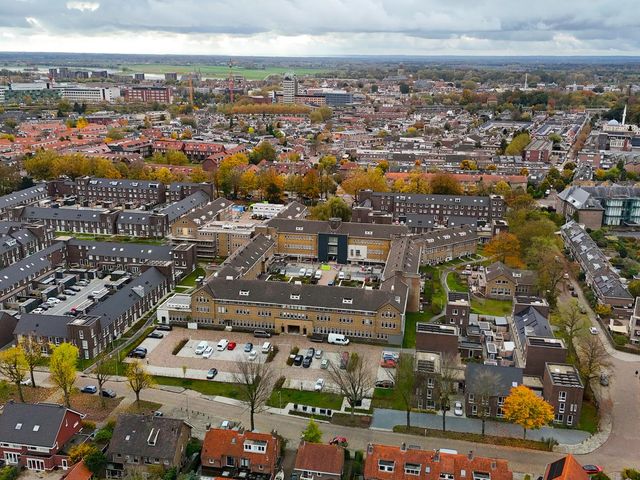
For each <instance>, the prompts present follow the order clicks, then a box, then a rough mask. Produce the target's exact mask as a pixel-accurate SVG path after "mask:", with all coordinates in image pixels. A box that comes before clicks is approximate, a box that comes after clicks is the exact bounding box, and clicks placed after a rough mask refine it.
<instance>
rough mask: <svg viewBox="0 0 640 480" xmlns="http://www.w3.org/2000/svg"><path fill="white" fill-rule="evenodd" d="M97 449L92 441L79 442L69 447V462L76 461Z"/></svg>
mask: <svg viewBox="0 0 640 480" xmlns="http://www.w3.org/2000/svg"><path fill="white" fill-rule="evenodd" d="M97 450H98V449H97V448H96V446H95V445H94V444H92V443H89V442H85V443H79V444H77V445H74V446H73V447H71V448H70V449H69V460H71V463H77V462H79V461H80V460H83V459H84V458H85V457H86V456H87V455H89V454H90V453H93V452H95V451H97Z"/></svg>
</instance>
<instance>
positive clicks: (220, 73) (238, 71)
mask: <svg viewBox="0 0 640 480" xmlns="http://www.w3.org/2000/svg"><path fill="white" fill-rule="evenodd" d="M121 68H122V69H123V71H125V69H126V71H128V72H140V73H156V74H162V73H169V72H176V73H179V74H184V73H191V72H193V71H195V70H198V71H199V72H200V73H201V74H202V75H203V76H206V77H213V78H227V77H228V76H229V67H228V66H226V65H207V64H202V63H197V64H193V65H168V64H162V63H138V64H132V65H127V64H123V65H121ZM290 71H293V72H295V73H296V75H298V76H304V75H315V74H318V73H323V72H326V71H327V70H323V69H315V68H291V67H267V68H264V69H261V68H243V67H233V73H234V74H235V75H242V76H243V77H245V78H246V79H247V80H263V79H264V78H266V77H268V76H269V75H281V74H283V73H287V72H290Z"/></svg>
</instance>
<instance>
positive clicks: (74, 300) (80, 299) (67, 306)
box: [43, 276, 109, 315]
mask: <svg viewBox="0 0 640 480" xmlns="http://www.w3.org/2000/svg"><path fill="white" fill-rule="evenodd" d="M107 283H109V277H108V276H107V277H105V278H102V279H100V278H95V279H93V280H91V281H89V285H87V286H86V287H80V286H79V285H75V286H77V287H78V288H80V289H81V290H80V291H79V292H74V295H70V294H66V293H64V294H63V295H65V296H66V297H67V299H66V300H60V303H56V304H55V305H53V306H52V307H50V308H49V309H48V310H45V311H44V312H43V314H45V315H64V314H65V313H66V312H68V311H70V310H71V309H72V308H74V307H77V306H79V305H80V304H82V303H84V302H86V301H87V300H89V295H91V292H93V291H94V290H101V289H103V288H104V287H105V285H106V284H107ZM71 291H73V290H71Z"/></svg>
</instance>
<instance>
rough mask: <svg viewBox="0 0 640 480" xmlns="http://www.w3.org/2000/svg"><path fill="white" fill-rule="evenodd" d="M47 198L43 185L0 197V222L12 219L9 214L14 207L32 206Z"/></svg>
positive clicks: (45, 187) (45, 188)
mask: <svg viewBox="0 0 640 480" xmlns="http://www.w3.org/2000/svg"><path fill="white" fill-rule="evenodd" d="M48 196H49V194H48V191H47V186H46V185H45V184H39V185H35V186H33V187H29V188H25V189H24V190H18V191H16V192H12V193H9V194H7V195H3V196H1V197H0V220H8V219H10V218H11V217H12V215H11V212H12V210H13V209H14V208H15V207H19V206H22V205H32V204H34V203H37V202H38V201H40V200H45V199H46V198H47V197H48Z"/></svg>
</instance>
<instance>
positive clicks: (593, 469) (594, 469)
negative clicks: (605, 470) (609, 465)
mask: <svg viewBox="0 0 640 480" xmlns="http://www.w3.org/2000/svg"><path fill="white" fill-rule="evenodd" d="M582 469H583V470H584V471H585V472H587V473H588V474H589V475H595V474H597V473H600V472H602V467H600V466H598V465H583V466H582Z"/></svg>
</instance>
